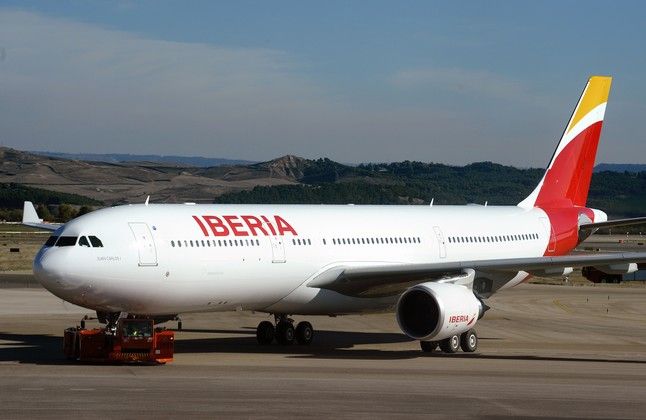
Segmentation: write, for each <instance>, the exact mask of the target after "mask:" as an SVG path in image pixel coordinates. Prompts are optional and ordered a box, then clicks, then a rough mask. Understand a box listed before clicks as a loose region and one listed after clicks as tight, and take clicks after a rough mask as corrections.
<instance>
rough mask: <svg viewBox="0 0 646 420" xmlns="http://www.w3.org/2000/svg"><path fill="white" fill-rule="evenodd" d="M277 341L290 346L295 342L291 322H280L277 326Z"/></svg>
mask: <svg viewBox="0 0 646 420" xmlns="http://www.w3.org/2000/svg"><path fill="white" fill-rule="evenodd" d="M276 341H278V344H282V345H288V344H292V343H293V342H294V326H293V325H292V323H291V322H288V321H280V322H279V323H278V325H276Z"/></svg>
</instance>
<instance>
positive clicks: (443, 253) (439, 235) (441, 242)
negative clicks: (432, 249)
mask: <svg viewBox="0 0 646 420" xmlns="http://www.w3.org/2000/svg"><path fill="white" fill-rule="evenodd" d="M433 232H435V237H436V238H437V245H438V248H439V250H440V258H446V243H445V242H444V235H443V234H442V230H441V229H440V227H439V226H433Z"/></svg>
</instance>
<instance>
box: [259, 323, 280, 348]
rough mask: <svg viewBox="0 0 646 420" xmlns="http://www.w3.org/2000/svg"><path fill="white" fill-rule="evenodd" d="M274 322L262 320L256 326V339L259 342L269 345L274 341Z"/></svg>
mask: <svg viewBox="0 0 646 420" xmlns="http://www.w3.org/2000/svg"><path fill="white" fill-rule="evenodd" d="M275 331H276V330H275V328H274V324H272V323H271V322H269V321H262V322H261V323H260V324H258V327H257V328H256V339H258V343H259V344H263V345H267V344H271V342H272V341H274V335H275Z"/></svg>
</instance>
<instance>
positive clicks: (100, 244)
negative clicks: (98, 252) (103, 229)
mask: <svg viewBox="0 0 646 420" xmlns="http://www.w3.org/2000/svg"><path fill="white" fill-rule="evenodd" d="M89 238H90V242H91V243H92V246H93V247H94V248H103V242H101V239H99V238H97V237H96V236H90V237H89Z"/></svg>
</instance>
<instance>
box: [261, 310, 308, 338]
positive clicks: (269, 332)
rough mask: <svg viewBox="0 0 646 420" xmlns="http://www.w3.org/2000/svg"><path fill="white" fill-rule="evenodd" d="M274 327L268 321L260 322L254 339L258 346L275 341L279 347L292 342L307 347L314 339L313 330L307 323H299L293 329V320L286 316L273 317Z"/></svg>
mask: <svg viewBox="0 0 646 420" xmlns="http://www.w3.org/2000/svg"><path fill="white" fill-rule="evenodd" d="M274 317H275V320H276V326H275V327H274V324H272V323H271V322H269V321H262V322H261V323H260V324H258V327H257V328H256V339H257V340H258V343H259V344H262V345H268V344H271V343H272V341H274V338H275V339H276V342H278V344H281V345H284V346H285V345H290V344H292V343H293V342H294V341H296V342H297V343H298V344H301V345H309V344H310V343H311V342H312V340H313V339H314V328H312V324H310V323H309V322H306V321H303V322H299V323H298V325H296V328H294V320H293V319H291V318H289V317H288V316H287V315H282V314H281V315H274Z"/></svg>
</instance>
